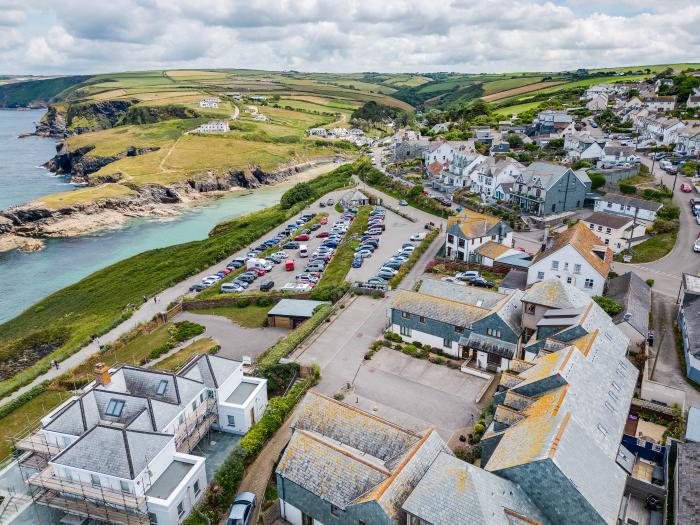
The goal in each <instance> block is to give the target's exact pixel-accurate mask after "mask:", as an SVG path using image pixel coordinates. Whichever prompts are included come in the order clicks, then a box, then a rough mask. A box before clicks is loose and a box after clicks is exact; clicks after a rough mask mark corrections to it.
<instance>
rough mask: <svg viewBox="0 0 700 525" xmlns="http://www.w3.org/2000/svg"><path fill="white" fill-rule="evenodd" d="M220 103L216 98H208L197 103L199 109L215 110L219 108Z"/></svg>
mask: <svg viewBox="0 0 700 525" xmlns="http://www.w3.org/2000/svg"><path fill="white" fill-rule="evenodd" d="M220 102H221V100H219V99H218V98H217V97H208V98H205V99H203V100H200V101H199V107H200V108H213V109H216V108H218V107H219V103H220Z"/></svg>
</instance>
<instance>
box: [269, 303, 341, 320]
mask: <svg viewBox="0 0 700 525" xmlns="http://www.w3.org/2000/svg"><path fill="white" fill-rule="evenodd" d="M322 304H330V303H329V302H328V301H311V300H307V299H282V300H281V301H280V302H278V303H277V304H276V305H275V306H273V307H272V310H270V311H269V312H267V315H281V316H285V317H306V318H309V317H311V316H312V315H313V314H314V309H315V308H316V307H317V306H320V305H322Z"/></svg>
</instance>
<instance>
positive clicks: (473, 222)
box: [445, 209, 513, 262]
mask: <svg viewBox="0 0 700 525" xmlns="http://www.w3.org/2000/svg"><path fill="white" fill-rule="evenodd" d="M490 241H493V242H497V243H498V244H502V245H504V246H507V247H509V248H510V247H512V246H513V230H512V229H511V227H510V225H508V223H506V222H505V221H502V220H501V219H499V218H497V217H493V216H492V215H485V214H483V213H478V212H475V211H472V210H469V209H465V210H462V211H461V212H460V213H458V214H457V215H453V216H451V217H448V219H447V228H446V232H445V256H446V257H447V258H450V259H457V260H460V261H467V262H469V261H473V260H474V258H475V256H476V255H475V250H476V249H477V248H478V247H479V246H481V245H482V244H486V243H487V242H490Z"/></svg>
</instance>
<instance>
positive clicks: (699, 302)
mask: <svg viewBox="0 0 700 525" xmlns="http://www.w3.org/2000/svg"><path fill="white" fill-rule="evenodd" d="M681 314H682V315H683V325H684V328H685V333H686V335H687V340H688V342H689V347H688V353H689V354H692V355H694V356H695V357H698V358H700V299H696V300H695V301H691V302H689V303H687V304H685V305H684V306H683V307H682V308H681ZM684 339H685V338H684Z"/></svg>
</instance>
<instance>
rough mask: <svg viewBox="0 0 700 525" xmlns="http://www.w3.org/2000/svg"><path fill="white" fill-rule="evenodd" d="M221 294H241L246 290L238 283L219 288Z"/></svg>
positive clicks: (226, 284) (223, 285) (225, 284)
mask: <svg viewBox="0 0 700 525" xmlns="http://www.w3.org/2000/svg"><path fill="white" fill-rule="evenodd" d="M219 290H220V291H221V293H239V292H242V291H244V290H245V288H243V287H242V286H240V285H239V284H237V283H224V284H222V285H221V287H220V288H219Z"/></svg>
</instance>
